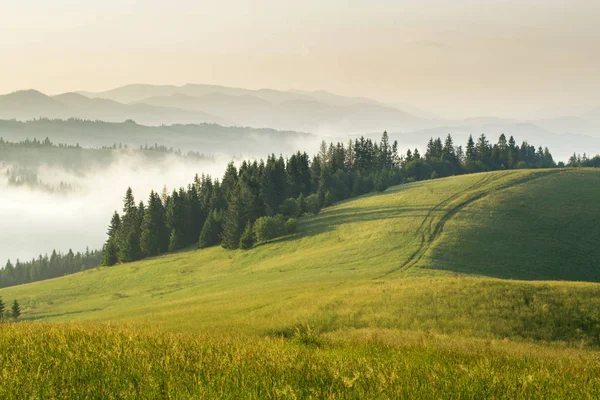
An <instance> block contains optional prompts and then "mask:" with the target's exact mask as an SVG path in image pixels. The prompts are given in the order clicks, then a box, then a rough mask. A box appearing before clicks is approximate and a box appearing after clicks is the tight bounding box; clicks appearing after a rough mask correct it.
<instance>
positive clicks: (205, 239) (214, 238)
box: [198, 210, 221, 249]
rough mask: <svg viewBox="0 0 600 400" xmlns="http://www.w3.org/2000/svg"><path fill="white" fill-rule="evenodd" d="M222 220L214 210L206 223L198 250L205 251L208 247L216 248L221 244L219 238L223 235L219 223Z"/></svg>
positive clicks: (201, 233) (199, 240)
mask: <svg viewBox="0 0 600 400" xmlns="http://www.w3.org/2000/svg"><path fill="white" fill-rule="evenodd" d="M219 220H220V218H219V216H218V215H217V211H216V210H214V211H212V212H210V213H209V214H208V217H207V218H206V222H204V226H203V227H202V232H200V238H199V239H198V248H200V249H205V248H207V247H211V246H215V245H217V244H219V236H220V234H221V226H220V222H219Z"/></svg>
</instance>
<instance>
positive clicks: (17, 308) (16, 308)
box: [11, 299, 21, 321]
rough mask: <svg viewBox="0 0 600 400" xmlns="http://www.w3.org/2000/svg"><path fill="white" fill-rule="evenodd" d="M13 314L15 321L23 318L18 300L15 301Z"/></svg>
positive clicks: (12, 309)
mask: <svg viewBox="0 0 600 400" xmlns="http://www.w3.org/2000/svg"><path fill="white" fill-rule="evenodd" d="M11 312H12V317H13V318H14V319H15V321H16V320H18V319H19V317H20V316H21V307H20V306H19V302H18V301H17V300H16V299H15V301H13V304H12V308H11Z"/></svg>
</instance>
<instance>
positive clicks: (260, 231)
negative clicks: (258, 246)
mask: <svg viewBox="0 0 600 400" xmlns="http://www.w3.org/2000/svg"><path fill="white" fill-rule="evenodd" d="M275 218H276V217H260V218H259V219H257V220H256V222H255V223H254V238H255V239H256V241H257V242H259V243H261V242H267V241H269V240H271V239H274V238H276V237H277V236H278V233H279V229H278V227H277V220H276V219H275Z"/></svg>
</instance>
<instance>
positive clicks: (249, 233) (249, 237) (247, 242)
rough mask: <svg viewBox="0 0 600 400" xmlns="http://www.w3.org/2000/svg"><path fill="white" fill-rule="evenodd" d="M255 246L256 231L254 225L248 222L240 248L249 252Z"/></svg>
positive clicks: (241, 238)
mask: <svg viewBox="0 0 600 400" xmlns="http://www.w3.org/2000/svg"><path fill="white" fill-rule="evenodd" d="M253 246H254V230H253V229H252V224H251V223H250V222H249V221H248V223H247V224H246V229H244V232H243V233H242V236H241V237H240V248H241V249H243V250H249V249H251V248H252V247H253Z"/></svg>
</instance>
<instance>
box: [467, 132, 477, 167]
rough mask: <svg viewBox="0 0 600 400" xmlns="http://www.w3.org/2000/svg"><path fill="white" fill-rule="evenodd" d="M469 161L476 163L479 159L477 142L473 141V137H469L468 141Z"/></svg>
mask: <svg viewBox="0 0 600 400" xmlns="http://www.w3.org/2000/svg"><path fill="white" fill-rule="evenodd" d="M465 156H466V157H467V161H475V160H476V159H477V152H476V151H475V142H474V141H473V135H469V140H467V149H466V152H465Z"/></svg>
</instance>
